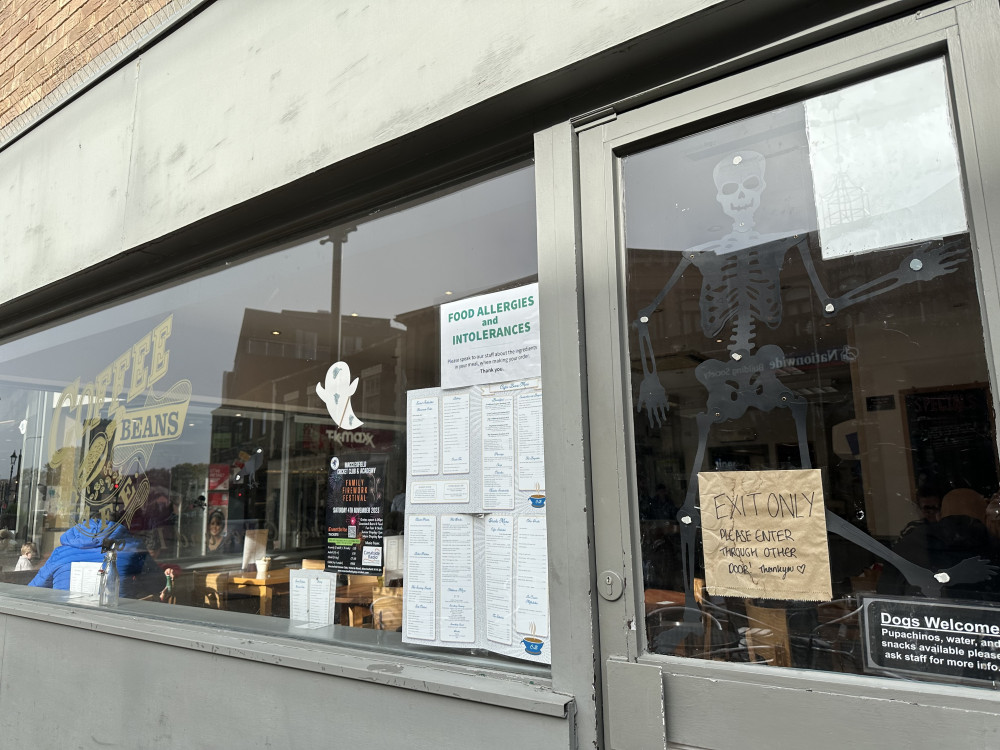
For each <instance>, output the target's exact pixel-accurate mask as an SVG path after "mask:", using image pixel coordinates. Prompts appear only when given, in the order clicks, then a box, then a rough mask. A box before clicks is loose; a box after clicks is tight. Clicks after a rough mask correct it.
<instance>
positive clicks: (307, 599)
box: [288, 570, 337, 628]
mask: <svg viewBox="0 0 1000 750" xmlns="http://www.w3.org/2000/svg"><path fill="white" fill-rule="evenodd" d="M288 594H289V610H290V611H289V613H288V619H289V620H291V621H292V626H293V627H299V628H323V627H326V626H328V625H333V624H334V606H335V604H336V601H337V574H336V573H327V572H326V571H324V570H293V571H291V573H290V574H289V578H288Z"/></svg>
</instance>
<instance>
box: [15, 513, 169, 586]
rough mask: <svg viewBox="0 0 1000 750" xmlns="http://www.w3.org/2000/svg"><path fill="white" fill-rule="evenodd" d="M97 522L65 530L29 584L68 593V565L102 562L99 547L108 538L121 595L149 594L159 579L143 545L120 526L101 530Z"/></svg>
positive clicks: (90, 521)
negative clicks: (115, 559)
mask: <svg viewBox="0 0 1000 750" xmlns="http://www.w3.org/2000/svg"><path fill="white" fill-rule="evenodd" d="M100 523H101V522H100V520H99V519H97V518H91V519H90V520H89V521H87V522H85V523H79V524H77V525H76V526H74V527H72V528H71V529H69V530H68V531H66V532H65V533H64V534H63V535H62V536H61V537H60V538H59V546H58V547H56V548H55V549H54V550H52V554H51V555H50V556H49V559H48V560H46V561H45V564H44V565H43V566H42V567H41V568H40V569H39V571H38V573H37V574H36V575H35V577H34V578H32V579H31V582H30V583H29V584H28V585H29V586H42V587H44V588H50V589H67V590H68V589H69V574H70V566H71V565H72V564H73V563H75V562H103V561H104V554H103V553H102V551H101V546H102V545H103V544H104V542H105V541H106V540H109V539H110V540H111V541H114V542H115V543H116V544H115V546H116V548H117V550H118V573H119V576H120V579H121V595H122V596H124V597H132V598H135V597H137V596H144V595H145V594H148V593H150V591H148V590H147V589H149V588H150V585H155V583H159V581H160V578H162V576H158V575H153V573H158V572H159V571H158V568H157V566H156V564H155V563H154V562H153V561H152V559H151V558H150V555H149V551H148V550H147V549H146V545H145V544H144V543H143V542H142V541H141V540H140V539H137V538H136V537H134V536H132V534H130V533H129V531H128V529H127V528H125V527H124V526H123V525H121V524H115V525H114V526H112V527H111V528H110V529H107V530H104V531H102V530H101V526H100ZM151 582H155V583H151Z"/></svg>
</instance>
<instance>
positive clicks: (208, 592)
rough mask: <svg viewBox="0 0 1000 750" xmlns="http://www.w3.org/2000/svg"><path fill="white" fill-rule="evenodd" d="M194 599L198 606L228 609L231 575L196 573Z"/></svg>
mask: <svg viewBox="0 0 1000 750" xmlns="http://www.w3.org/2000/svg"><path fill="white" fill-rule="evenodd" d="M193 577H194V580H193V583H192V589H193V591H192V599H193V601H194V603H195V605H196V606H200V607H209V608H210V609H226V588H227V586H228V585H229V573H195V574H194V576H193Z"/></svg>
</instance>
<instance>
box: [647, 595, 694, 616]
mask: <svg viewBox="0 0 1000 750" xmlns="http://www.w3.org/2000/svg"><path fill="white" fill-rule="evenodd" d="M643 599H644V600H645V603H646V613H647V614H648V613H649V612H652V611H653V610H654V609H657V608H659V607H668V606H670V605H677V606H683V605H684V592H683V591H670V590H668V589H646V590H645V591H644V592H643Z"/></svg>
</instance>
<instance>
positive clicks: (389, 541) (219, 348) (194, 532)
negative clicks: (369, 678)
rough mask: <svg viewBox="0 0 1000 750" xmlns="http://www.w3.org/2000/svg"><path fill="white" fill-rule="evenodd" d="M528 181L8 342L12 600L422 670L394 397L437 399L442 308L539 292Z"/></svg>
mask: <svg viewBox="0 0 1000 750" xmlns="http://www.w3.org/2000/svg"><path fill="white" fill-rule="evenodd" d="M533 180H534V178H533V169H532V167H530V166H528V167H520V168H517V169H513V170H507V171H505V172H503V173H499V174H495V175H492V176H491V177H489V178H488V179H481V180H479V181H477V182H475V183H473V184H468V185H465V186H462V187H460V188H458V189H453V190H449V191H447V192H445V193H443V194H438V195H435V196H433V197H431V198H428V199H424V200H420V201H417V202H414V203H412V204H409V205H406V206H403V207H400V208H396V209H391V210H383V211H381V212H378V213H375V214H373V215H372V216H371V217H370V218H365V219H363V220H359V221H357V222H356V223H352V224H350V225H341V226H335V227H331V228H329V229H327V230H324V231H322V232H320V233H317V234H315V235H313V236H310V237H306V238H303V239H299V240H296V241H294V242H291V243H288V244H285V245H283V246H281V247H277V248H273V249H271V250H269V251H268V252H266V253H258V254H256V255H255V256H254V257H252V258H249V259H242V260H239V261H235V262H232V263H227V264H226V265H225V267H222V268H217V269H214V270H211V271H209V272H205V273H202V274H200V275H198V276H197V277H194V278H188V279H185V280H182V281H179V282H177V283H174V284H171V285H169V286H168V287H166V288H162V289H159V290H156V291H153V292H150V293H143V294H139V295H137V296H135V297H134V298H132V299H130V300H128V301H125V302H122V303H120V304H115V305H114V306H110V307H107V308H105V309H102V310H100V311H97V312H93V313H90V314H87V315H84V316H82V317H80V318H78V319H75V320H72V321H68V322H64V323H61V324H59V325H56V326H53V327H51V328H49V329H47V330H43V331H40V332H36V333H32V334H30V335H26V336H24V337H22V338H19V339H16V340H12V341H9V342H7V343H5V344H4V345H3V346H2V347H0V363H2V364H0V447H2V450H3V451H4V455H5V456H6V455H7V454H8V453H9V454H10V456H11V458H10V461H11V464H10V471H9V474H8V472H7V471H4V472H3V476H2V477H0V486H2V487H3V490H2V496H0V529H3V531H0V536H2V537H3V539H0V565H2V573H0V576H2V578H3V580H4V581H5V582H7V583H17V584H28V585H29V587H31V588H30V589H29V588H25V589H18V590H14V589H12V588H11V587H9V586H8V587H7V589H6V590H7V591H8V593H10V592H11V591H14V595H19V596H28V595H31V596H36V597H47V598H49V599H51V600H57V601H67V600H68V601H73V602H77V603H84V604H92V603H93V600H92V599H91V598H90V594H92V593H93V592H94V591H97V590H99V589H102V588H103V589H104V590H105V591H106V590H107V588H108V586H107V580H106V579H105V580H103V581H102V577H103V576H105V575H106V574H107V571H108V570H109V569H115V570H117V571H118V572H119V581H118V584H117V585H118V587H119V589H120V597H121V598H120V600H119V603H118V607H119V608H120V609H123V610H129V609H130V608H133V609H135V608H138V609H135V611H141V612H142V613H143V614H145V615H152V616H159V617H167V618H178V619H185V620H203V621H208V622H212V623H221V624H224V625H226V626H229V627H234V628H245V629H251V630H258V631H264V632H274V633H280V634H284V635H290V636H294V637H301V638H311V639H317V640H325V641H341V642H354V643H361V644H375V643H377V644H378V645H379V646H380V647H383V648H396V647H398V648H402V649H405V650H406V651H407V652H409V653H412V652H419V651H421V649H422V646H421V641H420V639H419V638H414V639H405V638H404V637H403V636H404V634H403V633H402V632H401V630H402V626H403V621H404V604H403V592H404V586H405V574H404V568H405V567H406V560H405V549H406V546H405V542H404V537H403V532H404V528H405V526H406V524H405V522H404V519H405V518H406V516H407V515H408V513H409V512H410V511H411V508H410V503H409V502H408V497H407V477H408V471H409V469H408V467H409V462H410V460H411V455H410V452H411V446H408V441H407V417H408V394H409V393H411V392H413V391H415V390H418V389H433V388H439V387H440V386H442V366H441V362H442V346H441V323H440V321H441V309H440V308H441V306H442V305H444V304H447V303H452V302H455V301H458V300H467V299H469V298H472V297H473V296H476V297H477V298H478V297H479V296H480V295H485V294H489V293H496V292H501V293H505V294H506V295H507V296H513V297H516V296H517V294H516V293H515V292H514V291H510V292H507V291H505V290H518V289H520V288H522V287H525V286H526V285H531V284H533V282H535V281H536V280H537V276H536V273H537V258H536V244H535V213H534V181H533ZM533 294H534V296H533V297H532V304H535V301H536V300H537V289H535V291H534V293H533ZM536 334H537V332H536ZM536 348H537V347H536ZM536 356H537V353H536ZM511 377H517V374H516V373H514V374H512V376H511ZM508 379H509V378H508ZM492 380H494V381H502V380H504V378H503V377H500V376H498V377H494V378H492ZM538 388H539V390H538V392H539V394H540V385H539V386H538ZM468 421H469V420H468V416H466V422H468ZM434 435H435V436H437V433H434ZM412 437H413V436H411V438H412ZM435 439H436V438H435ZM428 441H429V438H427V436H426V435H425V436H424V441H423V442H422V443H420V444H419V445H418V446H417V448H418V449H419V450H421V451H426V450H429V448H428V445H429V442H428ZM411 442H412V441H411ZM466 442H468V437H467V438H466ZM436 449H437V446H436V445H435V450H436ZM444 450H445V451H447V450H448V446H447V445H446V446H445V448H444ZM464 450H465V456H466V463H469V460H468V456H469V454H470V453H473V454H474V455H475V454H476V453H477V452H478V453H481V452H482V450H481V446H480V445H473V446H471V448H470V447H469V446H467V445H466V446H465V449H464ZM479 463H480V462H479V461H478V460H475V461H473V462H472V464H473V466H472V467H471V469H470V467H468V466H466V467H465V468H464V473H463V472H462V471H461V470H460V471H457V472H453V473H454V474H455V476H453V477H452V478H453V479H457V480H464V481H465V485H466V486H468V485H469V484H470V478H469V474H470V471H474V470H478V469H480V466H479ZM411 473H412V472H411ZM446 473H448V472H447V470H446ZM481 485H482V481H481V479H477V478H476V477H473V478H472V479H471V486H472V487H473V491H475V489H476V488H480V489H481ZM334 496H335V497H334ZM332 498H334V499H332ZM480 502H481V500H480ZM445 534H446V531H445V530H442V535H443V536H444V535H445ZM468 541H469V542H470V543H471V542H472V538H471V537H469V538H468ZM111 542H115V544H113V545H112V544H111ZM442 544H444V542H442ZM542 544H543V546H542V548H541V555H542V559H543V560H544V539H543V540H542ZM112 546H113V547H114V554H115V557H116V564H115V566H108V565H104V563H103V558H102V547H103V548H104V552H107V551H109V548H110V547H112ZM432 551H433V550H432ZM438 552H439V553H440V549H439V550H438ZM465 553H467V554H468V555H469V556H470V557H471V555H472V553H473V550H472V549H468V550H466V551H465ZM80 563H85V564H80ZM102 566H103V567H102ZM511 575H513V574H512V573H511V572H510V571H508V576H507V581H508V583H509V581H510V577H511ZM431 580H432V583H433V576H432V579H431ZM48 589H52V590H53V591H47V590H48ZM18 592H20V593H18ZM439 599H440V597H439ZM439 603H440V601H439ZM153 604H155V606H153ZM444 606H445V605H444V604H441V607H442V610H441V611H442V612H444V609H443V607H444ZM511 606H512V605H510V604H509V592H508V609H509V608H510V607H511ZM470 607H471V605H470ZM196 608H200V609H196ZM261 615H263V616H267V617H266V618H265V617H260V616H261ZM477 616H478V615H477ZM470 617H471V615H470ZM442 627H443V626H442ZM362 631H364V632H362ZM374 631H378V632H377V633H376V632H374ZM508 635H510V634H508ZM404 640H408V643H407V645H405V646H403V645H402V644H403V641H404ZM430 640H432V641H433V639H430ZM438 640H440V639H438ZM446 640H447V639H446ZM508 640H509V641H510V642H511V643H514V644H515V645H516V639H514V638H513V637H509V638H508ZM463 644H472V645H463ZM476 644H478V641H474V642H473V641H469V640H468V639H463V638H455V639H452V642H451V643H444V644H442V643H440V642H438V643H433V644H431V645H438V646H440V645H445V646H451V647H452V651H453V652H455V653H458V652H464V653H467V654H476V653H480V652H479V651H477V649H476V648H475V647H474V646H475V645H476ZM424 650H425V651H427V652H428V653H433V654H439V653H441V651H433V652H431V651H429V650H428V649H424ZM521 651H524V648H523V647H522V648H521ZM492 652H493V653H501V654H503V653H505V652H503V651H497V650H496V649H493V650H492ZM483 653H485V652H483Z"/></svg>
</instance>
